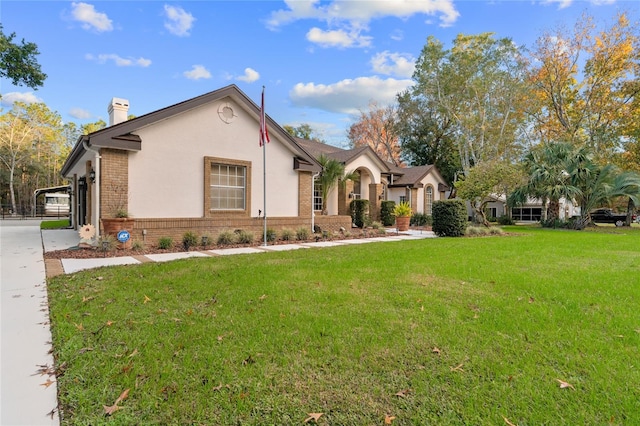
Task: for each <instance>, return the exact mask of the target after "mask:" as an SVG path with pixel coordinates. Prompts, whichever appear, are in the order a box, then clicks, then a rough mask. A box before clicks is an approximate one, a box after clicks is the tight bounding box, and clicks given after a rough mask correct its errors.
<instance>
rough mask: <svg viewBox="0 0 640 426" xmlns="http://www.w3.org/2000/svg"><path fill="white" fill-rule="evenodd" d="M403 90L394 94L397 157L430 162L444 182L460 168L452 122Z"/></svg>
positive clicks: (411, 162)
mask: <svg viewBox="0 0 640 426" xmlns="http://www.w3.org/2000/svg"><path fill="white" fill-rule="evenodd" d="M427 102H428V101H427V100H426V99H423V98H421V97H417V98H412V97H411V95H410V94H409V92H407V91H405V92H403V93H401V94H399V95H398V104H399V107H398V122H397V123H396V130H397V133H398V141H399V143H400V149H401V158H402V160H403V161H404V162H406V163H408V164H409V165H411V166H423V165H426V164H434V165H435V166H436V167H437V168H438V171H440V174H442V177H443V178H444V179H445V180H446V181H447V183H448V184H450V185H451V184H453V182H454V180H455V176H456V173H457V172H458V170H460V156H459V154H458V150H457V149H456V146H455V143H454V135H453V123H452V121H451V120H449V119H448V118H447V117H443V116H440V115H438V113H437V108H435V106H434V105H432V106H429V105H428V104H427Z"/></svg>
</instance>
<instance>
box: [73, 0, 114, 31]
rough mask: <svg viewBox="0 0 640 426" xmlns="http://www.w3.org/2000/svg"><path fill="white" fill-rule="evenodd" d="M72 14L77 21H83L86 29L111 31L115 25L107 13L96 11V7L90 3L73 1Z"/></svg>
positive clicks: (83, 26)
mask: <svg viewBox="0 0 640 426" xmlns="http://www.w3.org/2000/svg"><path fill="white" fill-rule="evenodd" d="M71 7H72V10H71V15H72V16H73V19H75V20H76V21H79V22H82V28H84V29H85V30H91V29H94V30H96V31H98V32H103V31H111V30H113V25H112V24H111V22H112V21H111V19H109V17H108V16H107V14H106V13H100V12H96V9H95V7H94V6H93V5H92V4H88V3H71Z"/></svg>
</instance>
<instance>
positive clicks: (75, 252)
mask: <svg viewBox="0 0 640 426" xmlns="http://www.w3.org/2000/svg"><path fill="white" fill-rule="evenodd" d="M425 230H426V229H425ZM390 235H394V234H393V233H384V234H378V233H377V232H375V231H368V232H366V233H365V232H358V233H356V232H352V233H351V235H349V236H348V237H344V236H335V237H334V238H330V239H323V238H319V239H318V241H331V240H346V239H355V238H372V237H384V236H390ZM315 241H316V239H315V238H313V239H308V240H306V241H298V240H292V241H273V242H269V245H278V244H300V243H310V242H315ZM261 245H262V242H261V241H257V242H254V243H253V244H230V245H211V246H208V247H206V248H205V247H193V248H191V249H190V250H189V251H206V250H218V249H226V248H238V247H258V246H261ZM184 251H185V250H184V248H183V247H182V246H181V245H178V244H176V245H175V246H174V247H173V248H172V249H160V248H158V247H155V246H147V247H145V248H144V249H143V250H133V249H116V250H112V251H107V252H104V251H102V250H98V249H97V248H75V247H74V248H72V249H66V250H56V251H49V252H45V253H44V258H45V259H94V258H96V257H122V256H140V255H142V256H144V255H146V254H158V253H182V252H184Z"/></svg>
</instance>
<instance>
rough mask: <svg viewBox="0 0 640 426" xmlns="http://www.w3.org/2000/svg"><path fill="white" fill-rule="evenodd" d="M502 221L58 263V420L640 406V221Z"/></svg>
mask: <svg viewBox="0 0 640 426" xmlns="http://www.w3.org/2000/svg"><path fill="white" fill-rule="evenodd" d="M506 229H507V230H508V231H510V232H517V233H518V234H519V235H516V236H504V237H503V236H501V237H477V238H455V239H447V238H441V239H431V240H421V241H404V242H382V243H370V244H364V245H352V246H346V247H335V248H326V249H305V250H297V251H293V252H279V253H275V252H274V253H265V254H258V255H256V254H253V255H237V256H221V257H216V258H210V259H201V258H200V259H187V260H180V261H175V262H171V263H152V264H143V265H137V266H127V267H112V268H103V269H100V270H94V271H87V272H82V273H77V274H75V275H67V276H61V277H57V278H55V279H53V280H51V281H50V283H49V297H50V299H51V300H50V309H51V322H52V332H53V339H54V348H55V351H54V355H55V358H56V362H57V365H58V366H60V365H62V367H59V368H60V370H61V371H62V374H61V375H60V376H59V377H58V379H57V380H58V386H59V400H60V403H61V410H62V413H61V414H62V423H63V424H73V425H76V424H80V425H84V424H87V425H88V424H91V425H97V424H122V425H129V424H175V425H183V424H207V425H214V424H215V425H289V424H298V425H299V424H303V421H304V420H305V419H306V418H307V413H313V412H321V413H324V415H323V416H322V417H321V418H320V420H319V422H318V423H319V424H325V425H380V424H383V423H384V419H385V416H387V415H389V416H394V417H395V420H394V421H393V425H417V424H421V425H422V424H437V425H449V424H450V425H459V424H468V425H500V424H506V421H505V418H506V419H507V420H508V421H510V422H512V423H513V424H518V425H521V426H522V425H577V424H590V425H604V424H638V423H639V422H640V402H639V401H640V388H639V387H638V383H640V350H639V347H640V316H639V315H638V300H640V229H628V228H627V229H615V228H606V227H604V228H599V229H598V231H597V232H592V231H585V232H575V231H562V230H543V229H539V228H525V227H509V228H506ZM107 324H111V325H107ZM435 349H437V350H435ZM434 350H435V351H434ZM438 350H439V353H438ZM456 367H457V368H456ZM558 380H563V381H566V382H568V383H569V384H571V385H572V386H573V388H560V382H558ZM125 389H130V393H129V396H128V398H127V399H124V400H123V401H121V402H120V403H119V406H121V409H120V410H119V411H116V412H115V413H114V414H113V415H112V416H110V417H106V416H105V415H104V410H103V405H107V406H109V405H112V404H113V403H114V401H115V400H116V398H117V397H118V396H119V395H120V394H121V393H122V392H123V391H124V390H125ZM407 390H408V391H407ZM398 393H400V396H398V395H397V394H398Z"/></svg>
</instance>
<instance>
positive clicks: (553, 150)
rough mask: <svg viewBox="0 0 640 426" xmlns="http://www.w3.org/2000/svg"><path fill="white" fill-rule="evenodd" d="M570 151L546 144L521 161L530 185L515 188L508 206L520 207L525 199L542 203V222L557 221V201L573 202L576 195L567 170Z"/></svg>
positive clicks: (565, 145) (569, 147) (563, 145)
mask: <svg viewBox="0 0 640 426" xmlns="http://www.w3.org/2000/svg"><path fill="white" fill-rule="evenodd" d="M573 151H574V149H573V146H572V145H571V144H568V143H554V144H547V145H545V146H543V147H541V148H540V149H538V150H537V151H530V152H529V153H528V154H527V155H526V156H525V158H524V167H525V173H527V174H528V175H529V182H528V183H527V184H526V185H523V186H521V187H518V188H516V190H515V191H514V192H513V193H512V194H511V196H510V197H509V204H510V205H512V206H514V205H519V204H523V203H525V202H526V200H527V199H528V198H534V199H537V200H540V201H541V202H542V221H543V222H545V221H549V222H551V221H555V220H556V219H558V218H559V217H560V199H562V198H564V199H567V200H572V199H574V198H575V196H576V195H577V194H578V193H579V189H578V188H577V187H576V186H574V185H573V184H572V182H571V179H570V175H569V173H568V172H567V170H566V169H567V162H568V161H569V159H570V158H572V156H573ZM547 203H548V208H547Z"/></svg>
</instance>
